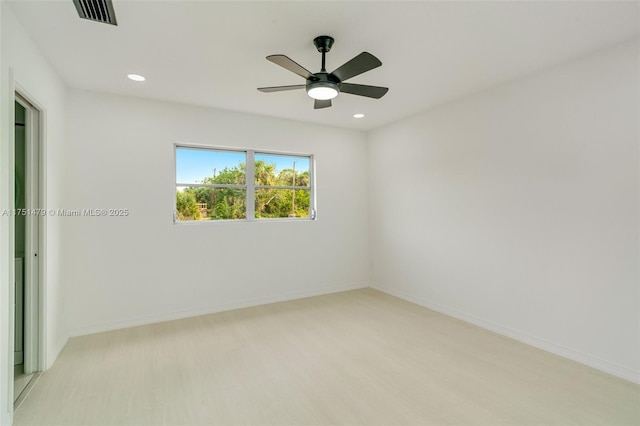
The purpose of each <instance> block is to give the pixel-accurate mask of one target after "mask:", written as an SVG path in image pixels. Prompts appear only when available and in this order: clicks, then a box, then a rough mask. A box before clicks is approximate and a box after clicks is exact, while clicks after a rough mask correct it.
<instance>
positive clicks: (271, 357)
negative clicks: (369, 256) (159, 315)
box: [14, 289, 640, 426]
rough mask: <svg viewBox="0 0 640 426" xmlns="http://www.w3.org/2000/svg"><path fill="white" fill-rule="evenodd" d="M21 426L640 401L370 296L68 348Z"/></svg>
mask: <svg viewBox="0 0 640 426" xmlns="http://www.w3.org/2000/svg"><path fill="white" fill-rule="evenodd" d="M14 424H15V425H16V426H23V425H66V426H70V425H83V426H86V425H236V424H238V425H239V424H250V425H311V424H313V425H347V424H348V425H540V424H544V425H638V424H640V387H639V386H637V385H635V384H633V383H630V382H627V381H625V380H622V379H619V378H616V377H613V376H610V375H608V374H605V373H602V372H600V371H598V370H595V369H592V368H590V367H586V366H584V365H581V364H578V363H576V362H573V361H570V360H567V359H564V358H561V357H559V356H556V355H553V354H550V353H547V352H544V351H541V350H538V349H536V348H533V347H530V346H527V345H525V344H522V343H519V342H516V341H513V340H511V339H508V338H505V337H503V336H499V335H497V334H494V333H492V332H489V331H486V330H483V329H481V328H478V327H475V326H473V325H470V324H467V323H464V322H462V321H459V320H456V319H453V318H450V317H447V316H445V315H442V314H439V313H436V312H433V311H430V310H428V309H425V308H422V307H420V306H417V305H414V304H411V303H408V302H405V301H402V300H400V299H397V298H394V297H392V296H389V295H386V294H384V293H380V292H378V291H375V290H372V289H363V290H355V291H349V292H344V293H336V294H330V295H326V296H318V297H312V298H307V299H300V300H295V301H291V302H283V303H276V304H271V305H264V306H257V307H253V308H246V309H239V310H235V311H229V312H222V313H218V314H212V315H205V316H200V317H195V318H189V319H184V320H178V321H171V322H165V323H160V324H153V325H147V326H141V327H134V328H129V329H124V330H117V331H111V332H106V333H99V334H94V335H90V336H83V337H77V338H73V339H71V340H70V341H69V343H68V344H67V346H66V347H65V349H64V350H63V352H62V353H61V355H60V357H59V358H58V360H57V361H56V362H55V364H54V365H53V367H52V368H51V369H49V370H48V371H47V372H46V373H45V374H43V375H42V377H41V378H40V380H39V381H38V382H37V383H36V385H35V386H34V388H33V389H32V391H31V393H30V394H29V396H28V397H27V398H26V400H25V401H24V402H23V404H22V405H21V407H20V408H19V410H18V411H17V412H16V414H15V419H14Z"/></svg>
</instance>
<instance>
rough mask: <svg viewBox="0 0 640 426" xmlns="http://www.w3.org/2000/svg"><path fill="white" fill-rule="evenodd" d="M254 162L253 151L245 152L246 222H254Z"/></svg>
mask: <svg viewBox="0 0 640 426" xmlns="http://www.w3.org/2000/svg"><path fill="white" fill-rule="evenodd" d="M254 176H255V162H254V156H253V151H251V150H248V151H247V163H246V166H245V179H246V184H247V200H246V203H245V205H246V210H247V213H246V214H247V220H255V211H256V206H255V202H256V196H255V194H256V183H255V182H256V181H255V177H254Z"/></svg>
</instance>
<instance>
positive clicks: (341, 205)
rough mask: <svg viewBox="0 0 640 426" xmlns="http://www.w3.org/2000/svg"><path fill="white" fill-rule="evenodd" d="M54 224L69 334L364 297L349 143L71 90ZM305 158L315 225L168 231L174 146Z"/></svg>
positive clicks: (333, 133) (358, 196)
mask: <svg viewBox="0 0 640 426" xmlns="http://www.w3.org/2000/svg"><path fill="white" fill-rule="evenodd" d="M68 129H69V139H68V149H67V154H68V155H67V159H66V165H67V178H68V179H67V181H66V185H65V186H66V188H65V190H66V193H65V194H66V195H65V205H64V208H68V209H76V208H79V209H81V208H128V209H129V210H130V211H131V215H130V216H129V217H126V218H113V217H112V218H109V217H104V218H90V217H81V218H77V217H67V218H60V220H62V221H63V222H64V234H65V240H64V245H63V247H62V250H63V251H64V253H65V263H64V265H63V269H64V276H65V279H66V281H67V282H68V284H69V286H68V288H67V301H66V303H67V314H68V320H69V324H70V327H71V333H72V334H73V335H79V334H86V333H91V332H95V331H101V330H107V329H112V328H118V327H124V326H130V325H135V324H142V323H148V322H153V321H160V320H166V319H172V318H179V317H184V316H189V315H197V314H201V313H206V312H213V311H218V310H224V309H231V308H234V307H238V306H246V305H253V304H260V303H264V302H270V301H277V300H284V299H290V298H296V297H303V296H308V295H314V294H320V293H325V292H332V291H340V290H346V289H352V288H359V287H366V286H368V285H369V262H368V249H367V246H368V241H367V214H366V192H367V191H366V147H365V135H364V133H361V132H356V131H351V130H341V129H335V128H329V127H325V126H318V125H310V124H304V123H298V122H293V121H287V120H278V119H273V118H266V117H260V116H255V115H247V114H240V113H233V112H225V111H220V110H214V109H206V108H199V107H194V106H187V105H180V104H172V103H162V102H157V101H148V100H142V99H137V98H128V97H120V96H112V95H103V94H96V93H91V92H83V91H76V90H73V91H70V95H69V114H68ZM177 142H179V143H187V144H189V143H190V144H200V145H210V146H227V147H246V148H257V149H265V150H275V151H285V152H298V153H311V154H314V155H315V159H316V163H317V198H318V220H317V221H298V222H295V221H285V222H261V223H257V222H251V223H244V222H242V223H237V222H235V223H199V224H190V225H174V224H173V222H172V212H173V210H174V196H175V181H174V168H175V165H174V152H173V144H174V143H177Z"/></svg>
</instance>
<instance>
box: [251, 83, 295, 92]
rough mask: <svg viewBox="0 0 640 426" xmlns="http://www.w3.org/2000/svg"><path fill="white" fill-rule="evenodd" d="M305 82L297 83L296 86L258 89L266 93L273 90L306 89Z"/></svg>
mask: <svg viewBox="0 0 640 426" xmlns="http://www.w3.org/2000/svg"><path fill="white" fill-rule="evenodd" d="M305 87H306V86H305V85H304V84H296V85H294V86H273V87H258V90H259V91H261V92H265V93H271V92H284V91H285V90H295V89H304V88H305Z"/></svg>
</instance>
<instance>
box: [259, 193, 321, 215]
mask: <svg viewBox="0 0 640 426" xmlns="http://www.w3.org/2000/svg"><path fill="white" fill-rule="evenodd" d="M309 195H310V191H309V190H308V189H273V188H256V205H255V209H256V218H277V217H306V218H308V217H309Z"/></svg>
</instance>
